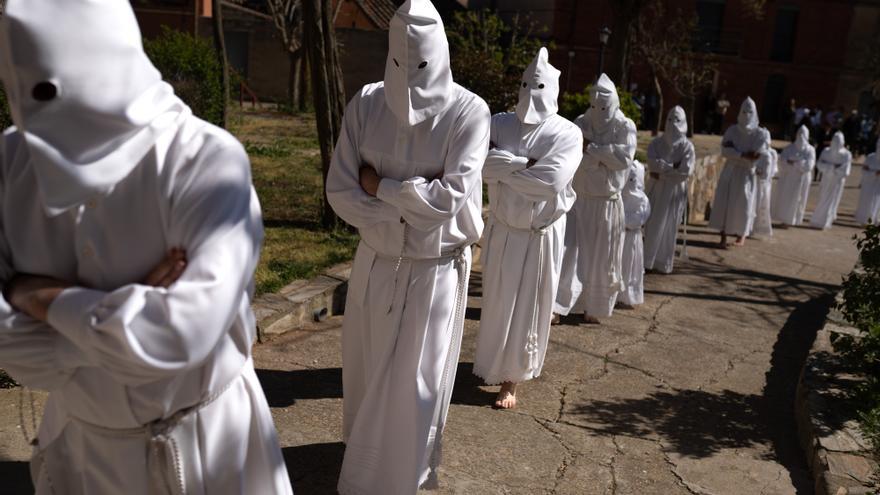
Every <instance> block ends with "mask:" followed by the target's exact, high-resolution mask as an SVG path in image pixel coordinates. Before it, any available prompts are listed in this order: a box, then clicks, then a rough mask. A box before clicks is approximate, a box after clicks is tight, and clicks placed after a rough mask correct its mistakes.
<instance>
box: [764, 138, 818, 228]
mask: <svg viewBox="0 0 880 495" xmlns="http://www.w3.org/2000/svg"><path fill="white" fill-rule="evenodd" d="M815 166H816V148H814V147H813V146H812V145H811V144H810V130H809V129H807V127H806V126H803V125H802V126H801V127H800V128H799V129H798V131H797V137H796V138H795V141H794V142H793V143H791V144H789V145H788V146H786V147H785V149H784V150H782V154H781V155H780V160H779V180H778V181H777V183H776V191H774V193H773V209H772V210H773V211H772V213H773V215H772V216H773V220H776V221H777V222H779V223H781V224H783V225H800V224H801V222H803V221H804V212H806V209H807V200H808V199H809V197H810V185H811V183H812V181H813V167H815Z"/></svg>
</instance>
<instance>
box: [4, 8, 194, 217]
mask: <svg viewBox="0 0 880 495" xmlns="http://www.w3.org/2000/svg"><path fill="white" fill-rule="evenodd" d="M0 79H2V81H3V83H4V85H5V87H6V90H7V92H8V97H9V107H10V110H11V113H12V118H13V121H14V123H15V125H16V126H17V127H18V130H19V132H21V133H22V135H23V136H24V139H25V142H26V145H27V148H28V151H29V154H30V158H31V163H32V165H33V168H34V171H35V173H36V175H37V181H38V184H39V187H40V193H41V196H42V200H43V203H44V206H45V207H46V211H47V213H49V214H50V215H55V214H58V213H61V212H62V211H64V210H66V209H68V208H70V207H72V206H75V205H76V204H79V203H82V202H83V201H84V200H85V199H87V198H88V197H89V196H91V195H94V194H96V193H102V192H107V191H109V190H110V189H112V188H113V186H114V185H115V184H116V183H117V182H119V181H120V180H122V179H123V178H125V177H126V176H127V175H128V174H129V173H130V172H131V171H132V169H134V167H136V166H137V165H138V164H139V163H140V161H141V160H142V159H143V157H144V156H145V155H146V153H147V152H148V151H149V150H150V149H151V148H152V146H153V144H154V143H155V140H156V138H157V136H158V135H159V133H160V132H161V131H162V130H163V129H164V128H166V127H167V126H169V125H171V124H172V123H174V122H175V121H176V120H178V119H179V118H180V116H181V115H183V114H188V113H187V112H188V109H187V107H186V105H185V104H183V103H182V102H181V101H180V100H179V99H178V98H177V97H175V96H174V92H173V90H172V89H171V86H169V85H168V84H166V83H164V82H162V78H161V75H160V74H159V72H158V71H157V70H156V68H155V67H153V64H152V63H150V61H149V60H148V59H147V56H146V54H144V51H143V47H142V43H141V34H140V30H139V28H138V24H137V21H136V20H135V17H134V13H133V12H132V9H131V5H130V4H129V2H128V1H127V0H9V1H8V2H7V3H6V12H5V15H4V16H3V19H2V20H0Z"/></svg>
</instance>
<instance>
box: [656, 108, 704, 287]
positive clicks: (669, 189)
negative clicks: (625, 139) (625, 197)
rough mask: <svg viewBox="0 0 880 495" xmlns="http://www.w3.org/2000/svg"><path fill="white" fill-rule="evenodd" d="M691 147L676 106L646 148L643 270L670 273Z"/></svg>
mask: <svg viewBox="0 0 880 495" xmlns="http://www.w3.org/2000/svg"><path fill="white" fill-rule="evenodd" d="M695 160H696V155H695V153H694V145H693V143H691V141H690V140H689V139H688V138H687V117H686V116H685V113H684V109H683V108H681V107H679V106H676V107H674V108H673V109H672V110H670V111H669V115H668V116H667V117H666V128H665V130H664V132H663V135H662V136H659V137H656V138H654V140H653V141H651V144H649V145H648V172H649V174H650V178H651V180H650V183H649V184H648V198H649V199H650V203H651V216H650V217H649V218H648V222H647V223H646V224H645V269H646V270H654V271H657V272H660V273H672V266H673V263H674V259H675V244H676V242H677V240H678V226H679V225H680V224H681V222H682V219H683V218H684V215H685V209H686V207H687V195H688V190H687V183H688V177H690V175H691V174H693V173H694V162H695Z"/></svg>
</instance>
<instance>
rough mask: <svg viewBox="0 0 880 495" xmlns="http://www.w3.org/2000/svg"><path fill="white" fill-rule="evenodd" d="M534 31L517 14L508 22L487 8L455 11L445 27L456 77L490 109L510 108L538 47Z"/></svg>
mask: <svg viewBox="0 0 880 495" xmlns="http://www.w3.org/2000/svg"><path fill="white" fill-rule="evenodd" d="M535 31H536V28H535V26H534V24H532V23H529V22H525V21H521V20H520V18H519V16H518V15H517V16H516V17H514V18H513V20H512V22H511V23H510V24H507V23H505V22H504V20H503V19H501V18H500V17H499V16H498V15H496V14H495V13H493V12H491V11H489V10H483V11H465V12H456V13H455V17H454V18H453V20H452V22H450V24H449V26H447V29H446V35H447V37H448V38H449V47H450V51H451V56H452V75H453V77H454V78H455V81H456V82H457V83H459V84H461V85H462V86H464V87H466V88H468V89H469V90H471V91H473V92H474V93H476V94H478V95H480V96H481V97H482V98H483V99H484V100H486V103H488V104H489V108H490V109H491V110H492V113H498V112H505V111H509V110H511V109H513V108H514V107H515V106H516V102H517V99H518V96H519V84H520V79H521V78H522V73H523V71H525V69H526V67H528V66H529V64H530V63H531V62H532V59H534V58H535V55H536V54H537V53H538V49H540V48H541V41H540V40H538V39H537V38H535V37H534V34H535Z"/></svg>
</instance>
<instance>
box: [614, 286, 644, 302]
mask: <svg viewBox="0 0 880 495" xmlns="http://www.w3.org/2000/svg"><path fill="white" fill-rule="evenodd" d="M617 300H618V301H619V302H621V303H623V304H629V305H630V306H638V305H640V304H645V291H644V288H643V287H639V288H632V289H627V290H625V291H622V292H620V294H618V296H617Z"/></svg>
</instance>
